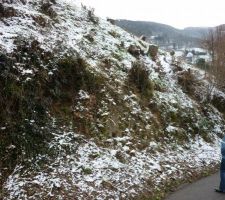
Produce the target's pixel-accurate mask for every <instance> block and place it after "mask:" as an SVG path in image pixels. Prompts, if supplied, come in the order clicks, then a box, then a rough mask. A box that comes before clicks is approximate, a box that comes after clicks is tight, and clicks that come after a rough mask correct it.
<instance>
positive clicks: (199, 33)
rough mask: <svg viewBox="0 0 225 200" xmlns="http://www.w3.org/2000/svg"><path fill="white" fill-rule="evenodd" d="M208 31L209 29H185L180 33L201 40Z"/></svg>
mask: <svg viewBox="0 0 225 200" xmlns="http://www.w3.org/2000/svg"><path fill="white" fill-rule="evenodd" d="M208 29H209V27H187V28H185V29H183V30H182V32H183V33H184V34H185V35H189V36H191V37H195V38H202V37H204V36H205V35H206V34H207V32H208Z"/></svg>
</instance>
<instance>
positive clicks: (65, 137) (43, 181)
mask: <svg viewBox="0 0 225 200" xmlns="http://www.w3.org/2000/svg"><path fill="white" fill-rule="evenodd" d="M170 129H171V127H170ZM115 141H116V145H114V144H115ZM106 142H107V147H99V146H98V145H96V144H95V142H93V141H91V140H88V139H85V138H84V137H83V136H81V135H77V134H75V133H73V132H64V133H62V134H60V135H55V138H54V140H53V141H52V142H51V143H50V144H49V148H50V149H54V151H55V152H57V155H56V156H55V157H48V156H40V157H39V159H38V161H36V163H39V162H40V163H41V162H43V163H42V165H41V167H40V164H39V165H37V166H38V167H37V169H26V168H24V167H23V166H21V165H20V166H17V167H16V168H15V170H14V172H13V173H12V174H11V175H10V176H9V178H8V180H7V182H6V183H5V185H4V188H5V189H7V191H8V192H9V194H8V195H7V196H6V197H5V198H4V199H5V200H6V199H7V200H8V199H48V198H51V197H54V199H70V198H72V197H74V198H75V199H80V200H83V199H99V200H100V199H102V200H103V199H107V198H111V199H128V198H131V197H135V196H138V194H140V193H141V192H142V191H143V190H144V189H145V187H146V184H147V183H148V181H149V180H150V181H151V183H152V184H151V185H150V186H149V187H150V188H149V189H150V190H151V191H154V190H156V189H160V188H161V186H162V184H163V183H164V182H165V181H166V180H172V179H176V180H179V179H182V178H184V177H188V174H189V175H190V177H191V175H192V174H193V173H196V171H197V172H200V171H201V170H204V169H205V166H209V165H210V164H211V165H213V164H215V163H217V162H218V160H219V159H220V156H219V151H220V148H219V140H217V141H215V144H209V143H206V142H205V141H203V140H202V139H201V138H195V139H194V140H193V141H190V143H187V144H185V145H184V146H179V145H177V144H175V143H172V144H170V145H168V144H165V143H156V142H151V143H149V146H148V147H147V148H146V149H145V150H143V151H140V150H135V149H132V146H133V145H134V144H133V143H132V137H122V138H119V137H118V138H113V139H109V140H107V141H106ZM160 152H161V153H160ZM23 168H24V169H23Z"/></svg>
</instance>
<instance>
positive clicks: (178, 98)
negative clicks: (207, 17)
mask: <svg viewBox="0 0 225 200" xmlns="http://www.w3.org/2000/svg"><path fill="white" fill-rule="evenodd" d="M7 2H8V3H7ZM0 10H1V12H0V13H1V14H0V52H1V54H0V70H1V71H0V86H1V88H2V89H1V91H0V106H1V109H0V134H1V137H0V157H1V161H0V175H1V198H3V199H7V200H8V199H95V198H96V199H110V198H111V199H132V198H134V199H138V198H141V195H147V196H148V197H151V196H153V194H154V193H155V192H156V191H160V190H161V189H163V188H164V189H165V188H166V187H167V186H168V185H169V184H170V183H173V185H174V184H176V183H175V182H179V181H182V180H184V179H186V180H187V179H191V178H193V177H196V176H197V175H198V174H200V173H201V172H202V170H205V169H209V168H211V167H213V166H215V165H216V164H217V163H218V161H219V137H218V136H219V135H220V134H222V133H223V132H224V121H223V116H222V114H221V113H220V112H219V111H218V110H217V109H216V108H214V107H213V106H212V105H211V104H210V103H208V101H206V100H208V99H209V98H207V97H208V96H207V92H208V91H209V90H208V86H209V85H208V82H207V81H206V80H203V78H204V76H203V75H201V73H200V72H198V71H196V70H194V69H191V70H189V68H190V66H188V65H187V64H185V63H178V62H177V61H176V58H174V57H173V56H171V55H170V54H169V53H167V52H164V51H161V50H158V49H157V48H156V47H155V46H151V45H149V44H148V43H145V42H143V41H140V40H138V39H137V38H134V37H132V36H131V35H130V34H129V33H127V32H125V31H123V30H122V29H120V28H119V27H116V26H114V25H112V24H110V23H109V22H106V21H104V20H102V19H99V18H98V17H96V16H95V15H94V13H93V11H91V10H88V9H87V8H86V7H81V8H80V7H77V6H71V5H70V4H68V3H66V1H63V0H58V1H56V2H55V1H54V0H51V1H44V2H43V1H27V2H25V1H22V0H21V1H20V0H18V1H12V2H11V1H5V3H1V4H0ZM199 79H202V80H199ZM217 94H220V96H219V95H217V96H218V99H217V101H216V102H217V103H218V101H222V100H223V99H224V98H223V93H221V92H219V91H217ZM210 95H211V93H210ZM215 105H217V104H216V103H215ZM217 107H218V106H217ZM174 180H176V181H174ZM157 195H159V196H160V195H161V194H160V193H157Z"/></svg>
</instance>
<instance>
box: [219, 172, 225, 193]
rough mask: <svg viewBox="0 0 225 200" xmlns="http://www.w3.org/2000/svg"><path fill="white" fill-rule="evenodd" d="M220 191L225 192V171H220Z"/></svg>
mask: <svg viewBox="0 0 225 200" xmlns="http://www.w3.org/2000/svg"><path fill="white" fill-rule="evenodd" d="M220 190H221V191H223V192H225V170H220Z"/></svg>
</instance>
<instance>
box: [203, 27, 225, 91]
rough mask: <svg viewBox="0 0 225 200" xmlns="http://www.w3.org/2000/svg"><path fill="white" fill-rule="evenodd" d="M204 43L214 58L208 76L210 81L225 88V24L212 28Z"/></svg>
mask: <svg viewBox="0 0 225 200" xmlns="http://www.w3.org/2000/svg"><path fill="white" fill-rule="evenodd" d="M202 44H203V47H204V48H206V49H207V50H208V51H209V53H210V55H211V58H212V59H211V63H210V69H209V74H210V75H209V76H208V77H209V78H210V81H211V82H212V83H215V84H216V86H217V87H219V88H221V89H225V26H223V25H222V26H218V27H216V28H215V29H210V30H209V32H208V34H207V36H206V37H205V39H204V40H203V42H202Z"/></svg>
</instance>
